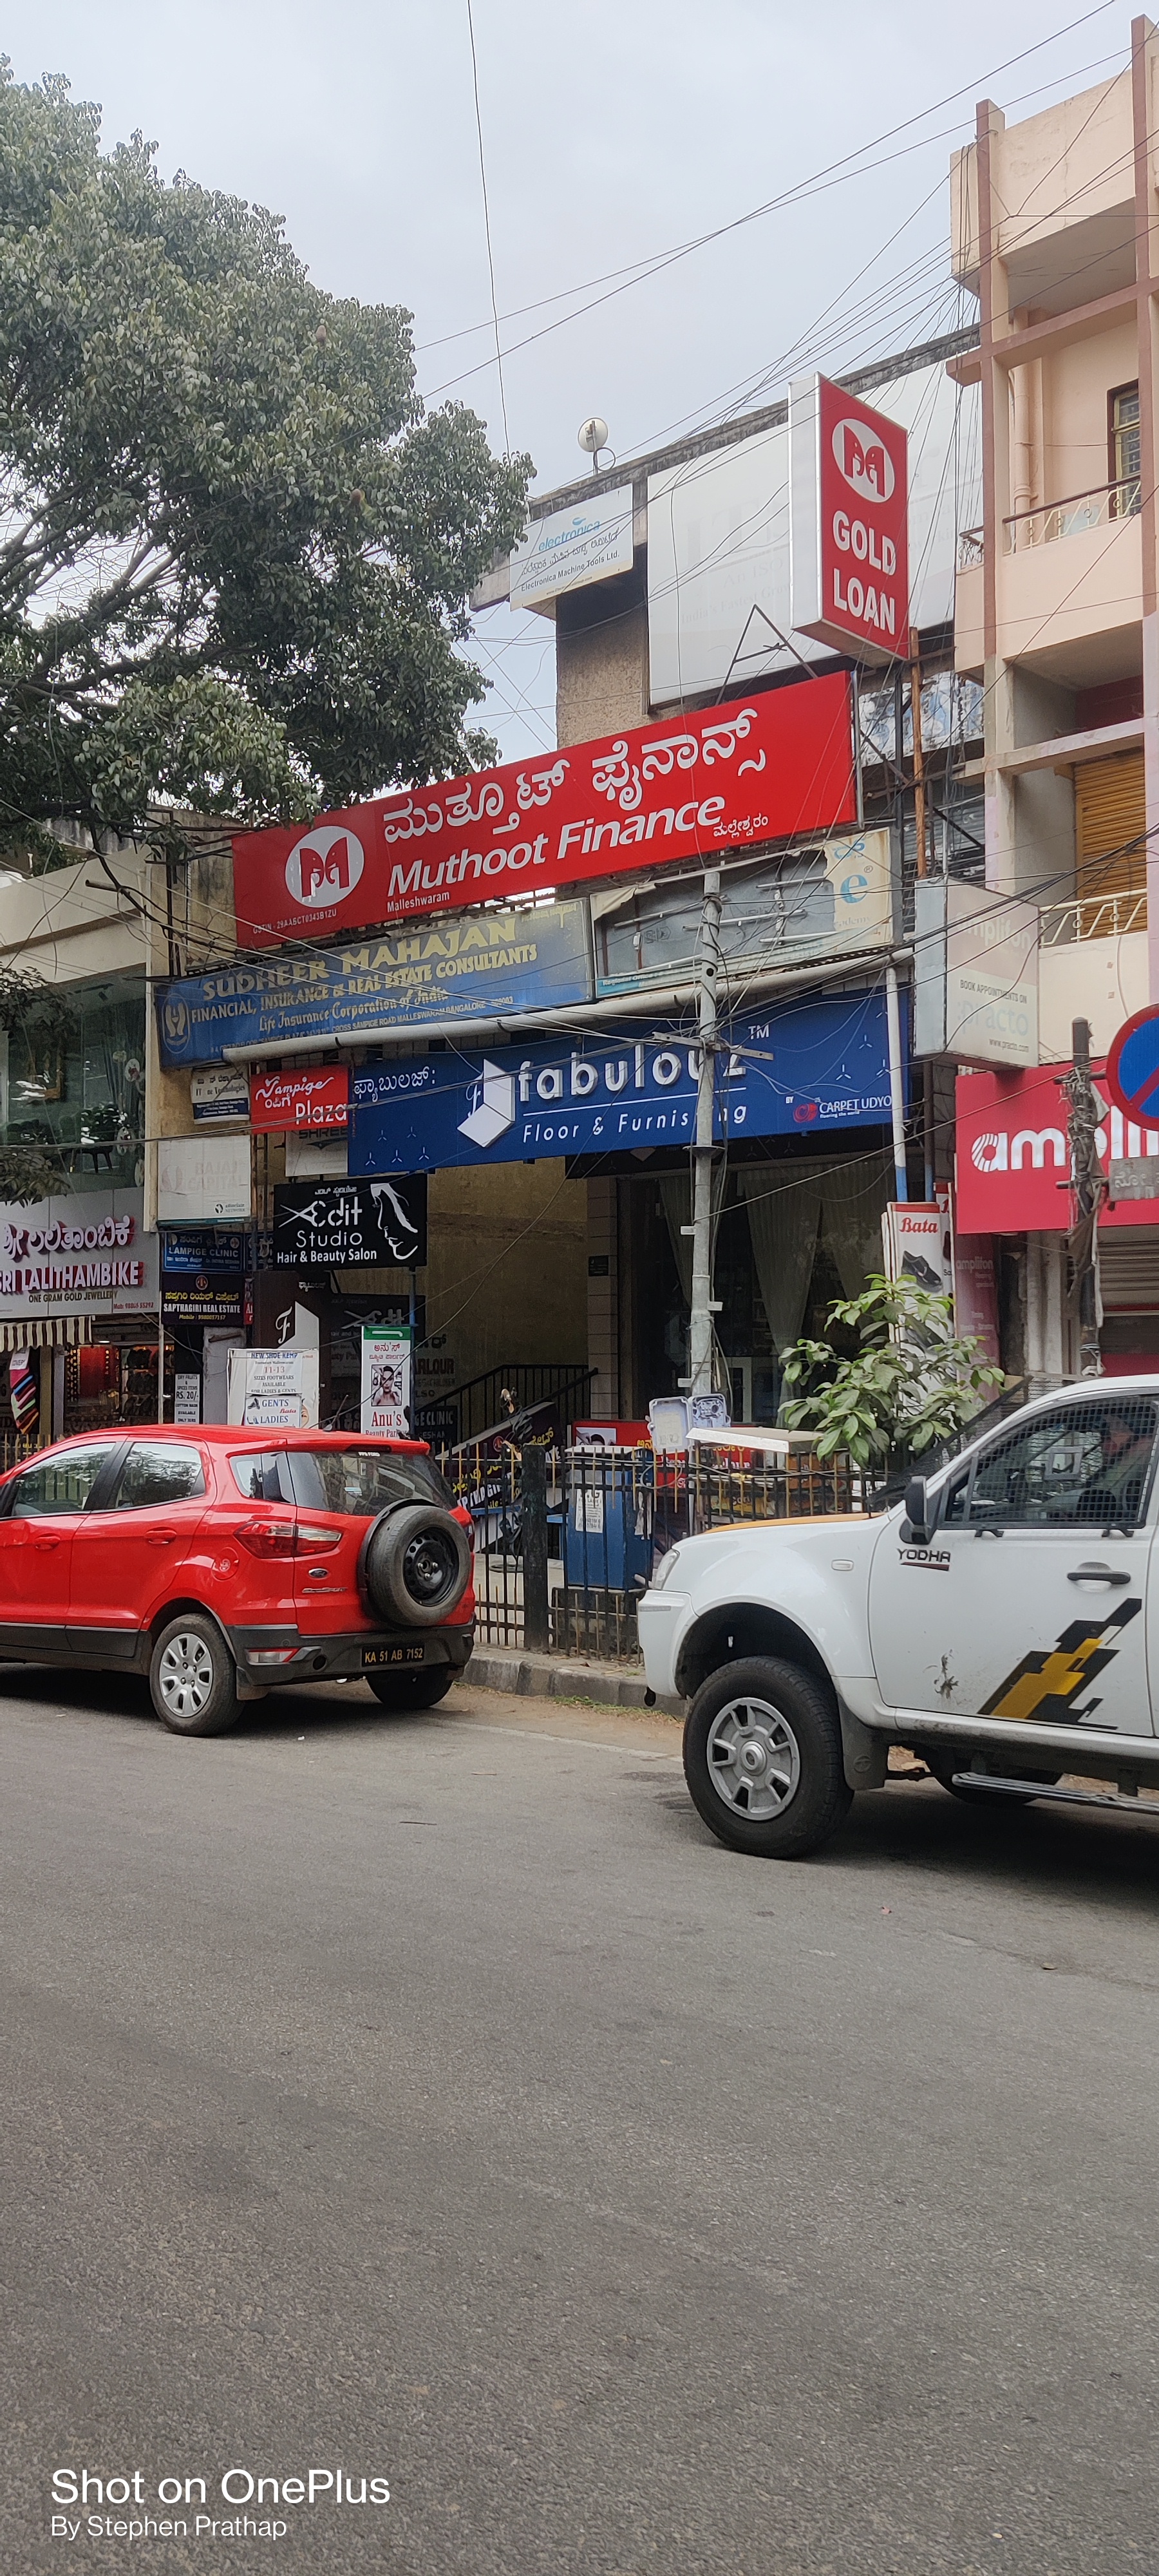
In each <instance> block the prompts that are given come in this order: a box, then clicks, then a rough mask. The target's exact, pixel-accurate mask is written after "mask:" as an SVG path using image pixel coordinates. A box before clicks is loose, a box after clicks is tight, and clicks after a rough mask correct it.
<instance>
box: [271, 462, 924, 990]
mask: <svg viewBox="0 0 1159 2576" xmlns="http://www.w3.org/2000/svg"><path fill="white" fill-rule="evenodd" d="M895 434H896V433H895ZM843 649H845V648H843ZM857 813H858V809H857V775H856V761H855V754H854V743H853V692H852V681H851V678H850V675H849V673H848V672H847V671H836V672H830V673H828V674H827V675H826V676H825V677H824V678H822V679H817V680H802V681H799V682H796V683H794V684H793V685H792V686H790V687H787V688H779V689H765V690H761V691H759V692H756V693H754V695H753V696H752V697H751V698H747V697H745V698H740V699H730V700H729V702H728V704H727V705H725V706H717V707H707V708H701V709H700V711H699V712H698V713H697V714H694V715H688V716H681V717H679V718H677V719H675V720H673V721H670V722H668V723H664V724H650V725H637V726H636V727H635V728H634V729H633V730H632V731H630V732H625V733H623V734H616V735H614V736H608V737H607V739H605V740H603V741H600V742H585V743H575V744H570V745H569V746H568V748H567V749H566V750H565V751H559V752H555V753H551V752H547V753H544V754H543V755H542V757H540V758H539V759H537V760H528V761H508V762H506V763H505V764H504V765H503V766H502V767H501V768H499V769H486V770H479V771H477V772H476V773H475V774H474V775H473V776H471V777H469V778H453V779H450V780H445V781H443V782H442V783H441V784H437V785H434V786H430V787H421V788H415V789H414V790H413V791H412V792H410V793H409V794H407V795H405V796H384V797H377V798H375V799H374V800H373V802H371V803H369V804H366V805H354V806H348V807H347V808H345V810H344V811H342V812H340V813H334V814H323V815H321V816H320V817H319V819H318V821H317V822H316V823H314V824H312V825H311V827H310V829H309V831H308V832H300V831H298V830H297V828H296V827H291V828H277V829H271V830H269V831H265V832H241V833H239V834H238V835H237V838H236V839H235V841H234V844H233V857H234V898H235V904H236V911H237V930H238V938H239V940H241V941H242V943H243V945H245V946H246V947H255V948H270V947H277V946H279V945H281V943H282V942H283V941H284V940H285V939H286V938H287V937H290V938H294V939H301V938H303V937H306V938H308V937H310V936H311V935H313V936H318V935H319V934H320V933H323V932H327V931H338V932H341V931H343V930H350V929H354V928H356V927H363V926H366V925H368V924H370V923H374V922H390V921H398V920H406V919H408V918H410V919H414V918H416V917H419V916H422V915H425V914H441V913H445V912H453V911H457V910H461V909H462V908H463V907H464V906H468V905H471V904H479V903H484V902H486V901H487V900H488V899H489V898H492V897H495V896H498V897H499V898H500V899H501V900H502V899H504V898H508V899H509V898H510V897H512V896H513V895H519V896H526V895H529V894H539V893H540V892H541V891H543V890H544V889H546V888H547V887H551V886H569V885H577V884H581V883H587V882H589V881H590V880H593V879H599V878H602V877H612V876H629V875H632V874H633V873H634V872H636V871H637V870H639V869H640V868H647V869H649V870H650V869H652V868H654V867H658V866H660V865H662V864H664V863H665V862H667V861H669V860H673V859H684V860H688V859H693V860H695V859H709V860H712V859H715V858H719V856H720V855H721V853H722V852H723V851H728V850H732V849H738V848H743V847H745V846H746V845H748V844H750V843H752V842H755V841H768V840H787V839H789V838H791V837H792V836H793V835H795V834H805V833H810V832H813V833H817V832H830V831H836V830H840V829H841V828H842V827H843V826H847V825H849V824H852V823H855V822H856V821H857Z"/></svg>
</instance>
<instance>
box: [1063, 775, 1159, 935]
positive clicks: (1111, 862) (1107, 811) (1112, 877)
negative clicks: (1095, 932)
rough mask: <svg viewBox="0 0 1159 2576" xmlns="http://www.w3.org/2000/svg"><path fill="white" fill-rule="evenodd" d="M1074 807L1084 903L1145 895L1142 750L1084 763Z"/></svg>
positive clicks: (1079, 885) (1145, 846)
mask: <svg viewBox="0 0 1159 2576" xmlns="http://www.w3.org/2000/svg"><path fill="white" fill-rule="evenodd" d="M1074 805H1075V852H1076V857H1077V860H1078V894H1079V899H1080V901H1081V900H1082V899H1083V898H1084V897H1089V896H1097V895H1108V894H1134V893H1136V892H1138V891H1140V890H1141V889H1142V888H1143V887H1144V886H1145V885H1146V882H1147V844H1146V841H1145V839H1144V837H1143V836H1144V833H1145V831H1146V828H1147V811H1146V799H1145V795H1144V789H1143V754H1142V752H1141V751H1118V752H1116V753H1115V754H1114V755H1113V757H1112V758H1111V759H1110V760H1087V761H1083V763H1082V764H1081V766H1080V767H1079V768H1077V769H1076V771H1075V774H1074ZM1132 842H1135V843H1137V845H1138V846H1137V847H1136V848H1131V846H1130V844H1131V843H1132Z"/></svg>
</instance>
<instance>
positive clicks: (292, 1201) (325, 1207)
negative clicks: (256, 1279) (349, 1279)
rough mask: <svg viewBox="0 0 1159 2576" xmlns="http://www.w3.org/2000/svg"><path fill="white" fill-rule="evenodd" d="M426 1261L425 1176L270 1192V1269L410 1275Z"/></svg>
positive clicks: (291, 1185) (287, 1186) (297, 1184)
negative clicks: (272, 1243)
mask: <svg viewBox="0 0 1159 2576" xmlns="http://www.w3.org/2000/svg"><path fill="white" fill-rule="evenodd" d="M426 1257H427V1184H426V1175H425V1173H422V1172H410V1173H407V1174H405V1175H403V1176H401V1177H392V1178H391V1179H389V1180H386V1179H382V1180H371V1179H363V1180H353V1181H292V1182H291V1181H287V1182H284V1183H283V1184H282V1185H281V1186H280V1187H279V1188H277V1189H275V1191H274V1268H275V1270H372V1269H373V1270H400V1269H402V1270H409V1269H414V1268H416V1267H420V1266H421V1264H422V1263H423V1262H424V1261H425V1260H426Z"/></svg>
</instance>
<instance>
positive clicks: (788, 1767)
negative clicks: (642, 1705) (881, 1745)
mask: <svg viewBox="0 0 1159 2576" xmlns="http://www.w3.org/2000/svg"><path fill="white" fill-rule="evenodd" d="M684 1777H685V1779H686V1780H687V1782H688V1788H689V1794H690V1796H691V1798H692V1801H693V1804H694V1805H695V1807H696V1808H697V1810H698V1812H699V1814H700V1815H701V1816H702V1817H703V1819H704V1822H705V1824H706V1825H707V1826H708V1827H709V1829H710V1831H711V1832H712V1833H714V1834H716V1836H717V1837H718V1839H719V1841H721V1842H722V1843H728V1844H729V1846H730V1848H731V1849H732V1850H733V1851H739V1852H751V1853H752V1854H754V1856H757V1857H759V1858H761V1859H764V1860H798V1859H800V1858H802V1857H803V1855H804V1854H805V1853H806V1852H811V1851H816V1850H817V1847H818V1845H819V1844H820V1843H823V1842H827V1841H828V1838H829V1836H830V1834H832V1833H834V1832H835V1831H836V1829H837V1827H838V1825H839V1824H840V1823H841V1821H842V1818H843V1817H844V1816H846V1815H847V1814H848V1812H849V1808H850V1804H851V1802H852V1797H853V1792H852V1790H851V1789H850V1787H849V1785H848V1782H847V1780H846V1778H845V1771H844V1766H843V1763H842V1758H841V1728H840V1725H839V1723H838V1719H837V1711H836V1709H835V1708H834V1706H833V1704H832V1701H831V1700H830V1698H829V1695H828V1692H827V1691H826V1690H825V1689H824V1688H823V1686H822V1684H821V1683H820V1682H818V1681H817V1680H815V1678H814V1676H813V1674H812V1673H809V1672H806V1671H805V1670H804V1668H803V1667H802V1666H801V1665H800V1664H786V1663H782V1662H781V1661H780V1659H779V1658H778V1657H774V1656H771V1655H770V1656H764V1655H760V1656H754V1657H753V1658H752V1659H751V1660H750V1661H746V1662H744V1663H736V1664H725V1665H724V1666H723V1668H722V1670H721V1671H719V1672H715V1673H713V1674H711V1675H710V1677H709V1679H708V1681H706V1682H705V1683H704V1684H703V1685H702V1687H701V1689H700V1690H698V1692H697V1694H696V1697H695V1699H694V1700H693V1703H692V1706H691V1708H690V1710H689V1712H688V1717H687V1720H686V1723H685V1728H684Z"/></svg>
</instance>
